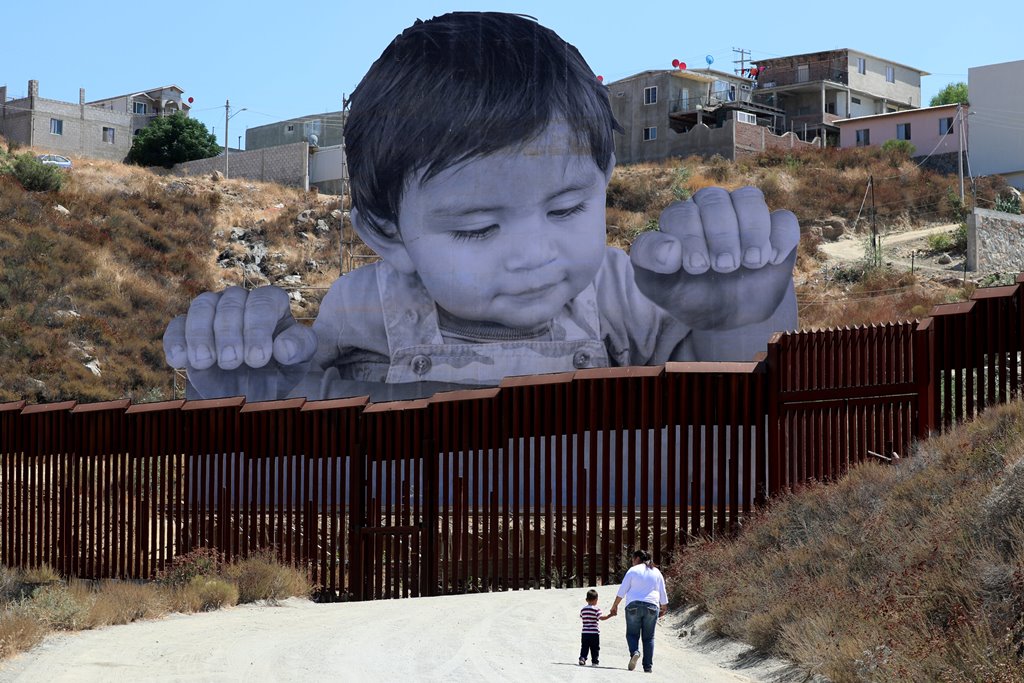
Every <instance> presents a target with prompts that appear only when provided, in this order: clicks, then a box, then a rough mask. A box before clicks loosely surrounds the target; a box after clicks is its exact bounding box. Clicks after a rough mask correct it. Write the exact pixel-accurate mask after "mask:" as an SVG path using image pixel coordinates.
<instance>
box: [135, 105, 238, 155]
mask: <svg viewBox="0 0 1024 683" xmlns="http://www.w3.org/2000/svg"><path fill="white" fill-rule="evenodd" d="M218 154H220V146H219V145H218V144H217V139H216V138H215V137H213V133H211V132H210V131H209V130H207V129H206V125H205V124H203V122H202V121H197V120H196V119H190V118H188V117H187V116H185V115H184V114H181V113H178V114H173V115H171V116H162V117H159V118H157V119H154V120H153V122H152V123H150V124H149V125H148V126H146V127H145V128H143V129H142V130H141V131H139V134H138V135H136V136H135V140H133V141H132V148H131V150H129V152H128V159H127V161H128V163H130V164H139V165H140V166H163V167H164V168H170V167H171V166H173V165H174V164H180V163H182V162H184V161H192V160H194V159H207V158H209V157H215V156H217V155H218Z"/></svg>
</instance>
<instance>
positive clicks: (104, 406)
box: [71, 398, 131, 415]
mask: <svg viewBox="0 0 1024 683" xmlns="http://www.w3.org/2000/svg"><path fill="white" fill-rule="evenodd" d="M129 405H131V400H129V399H127V398H119V399H115V400H113V401H103V402H102V403H79V404H78V405H76V406H75V407H74V408H72V409H71V412H72V413H75V414H76V415H78V414H81V413H100V412H103V411H106V410H120V411H124V410H125V409H126V408H127V407H128V406H129Z"/></svg>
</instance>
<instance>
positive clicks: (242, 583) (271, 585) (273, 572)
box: [226, 552, 311, 603]
mask: <svg viewBox="0 0 1024 683" xmlns="http://www.w3.org/2000/svg"><path fill="white" fill-rule="evenodd" d="M226 573H227V575H228V577H229V578H230V579H232V580H233V581H234V582H235V583H236V584H238V602H241V603H246V602H255V601H257V600H267V601H269V602H271V603H274V602H276V601H278V600H282V599H284V598H290V597H292V596H297V595H309V593H310V591H311V586H310V585H309V582H308V581H307V579H306V575H305V573H304V572H302V571H299V570H298V569H296V568H294V567H289V566H287V565H283V564H281V563H280V562H278V561H277V559H276V558H275V557H274V555H273V553H271V552H263V553H260V554H258V555H254V556H252V557H249V558H247V559H244V560H242V561H241V562H238V563H237V564H233V565H231V566H230V567H228V568H227V569H226Z"/></svg>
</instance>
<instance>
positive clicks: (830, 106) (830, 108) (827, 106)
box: [825, 102, 836, 114]
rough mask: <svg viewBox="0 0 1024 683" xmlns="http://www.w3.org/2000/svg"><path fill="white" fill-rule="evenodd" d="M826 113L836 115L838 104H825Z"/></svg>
mask: <svg viewBox="0 0 1024 683" xmlns="http://www.w3.org/2000/svg"><path fill="white" fill-rule="evenodd" d="M825 113H826V114H835V113H836V103H835V102H826V103H825Z"/></svg>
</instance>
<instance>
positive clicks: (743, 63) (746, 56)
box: [732, 47, 750, 76]
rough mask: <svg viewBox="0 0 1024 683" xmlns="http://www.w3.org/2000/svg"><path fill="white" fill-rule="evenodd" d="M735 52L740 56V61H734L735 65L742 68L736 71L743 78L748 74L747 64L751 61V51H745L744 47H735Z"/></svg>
mask: <svg viewBox="0 0 1024 683" xmlns="http://www.w3.org/2000/svg"><path fill="white" fill-rule="evenodd" d="M732 51H733V52H735V53H736V54H738V55H739V56H740V58H739V59H734V60H732V63H733V64H739V65H740V68H738V69H734V70H733V71H735V73H736V75H737V76H743V75H745V74H746V73H747V62H749V61H750V50H744V49H743V48H742V47H734V48H733V49H732Z"/></svg>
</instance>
